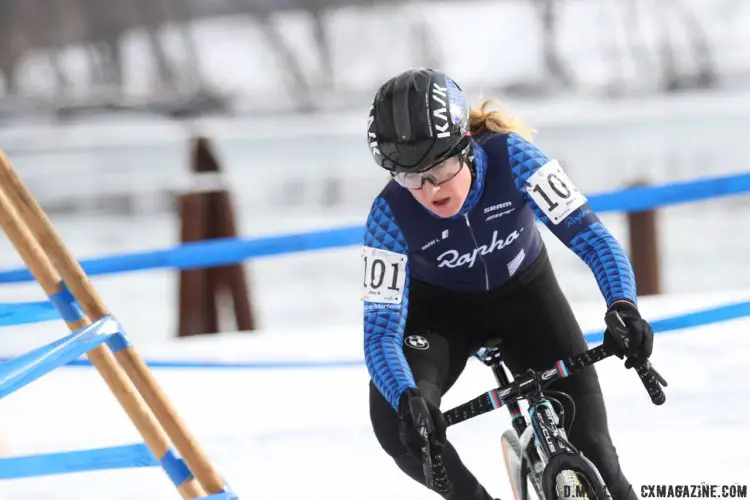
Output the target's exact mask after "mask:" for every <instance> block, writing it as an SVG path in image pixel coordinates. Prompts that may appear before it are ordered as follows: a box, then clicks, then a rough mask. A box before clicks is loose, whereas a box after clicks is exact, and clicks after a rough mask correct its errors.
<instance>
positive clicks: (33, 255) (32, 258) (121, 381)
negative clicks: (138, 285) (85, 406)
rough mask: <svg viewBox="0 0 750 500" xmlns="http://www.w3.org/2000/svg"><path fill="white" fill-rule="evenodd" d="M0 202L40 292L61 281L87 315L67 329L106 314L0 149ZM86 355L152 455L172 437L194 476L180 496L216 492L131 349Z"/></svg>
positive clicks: (219, 484) (0, 218) (203, 459)
mask: <svg viewBox="0 0 750 500" xmlns="http://www.w3.org/2000/svg"><path fill="white" fill-rule="evenodd" d="M3 191H5V193H3ZM0 203H1V205H2V206H1V207H0V223H2V226H3V229H5V231H6V233H7V234H8V237H9V238H10V240H11V241H12V242H13V244H14V246H15V247H16V249H17V250H18V252H19V253H20V254H21V256H22V257H23V259H24V261H25V262H26V264H27V266H28V267H29V269H30V271H31V272H32V274H33V275H34V277H35V278H36V279H37V281H38V282H39V284H40V285H41V286H42V288H43V290H44V291H45V292H46V293H47V294H48V295H52V294H55V293H58V292H60V290H61V286H62V285H61V284H62V282H64V283H65V285H66V286H67V288H68V289H69V290H70V292H71V293H72V295H73V297H75V299H76V301H77V303H78V304H79V305H80V306H81V308H82V309H83V311H84V312H85V313H86V316H88V317H84V318H83V319H81V320H76V321H74V322H71V323H69V326H70V328H71V331H76V330H78V329H80V328H82V327H84V326H87V325H89V324H91V323H92V322H94V321H97V320H99V319H101V318H102V317H104V316H107V315H109V314H110V312H109V310H108V308H107V306H106V305H105V304H104V302H103V301H102V299H101V297H100V296H99V294H98V293H97V291H96V290H95V289H94V287H93V286H92V285H91V282H90V281H89V279H88V276H87V275H86V273H85V272H84V271H83V269H82V268H81V266H80V264H79V263H78V261H77V260H75V259H74V258H73V256H72V255H71V254H70V252H69V251H68V250H67V248H66V247H65V244H64V243H63V241H62V239H61V238H60V236H59V234H58V233H57V231H56V230H55V229H54V227H53V226H52V224H51V223H50V221H49V219H48V218H47V215H46V214H45V213H44V211H43V210H42V208H41V207H40V206H39V204H38V203H37V201H36V200H35V199H34V198H33V196H32V195H31V193H30V192H29V191H28V189H27V188H26V186H25V185H24V184H23V182H22V181H21V178H20V177H19V176H18V174H17V173H16V171H15V170H14V169H13V167H12V166H11V164H10V162H9V161H8V159H7V158H6V157H5V154H4V153H3V152H2V151H0ZM88 356H89V359H90V360H91V362H92V364H94V366H95V367H96V368H97V370H98V371H99V373H100V374H101V375H102V377H103V378H104V380H105V381H106V382H107V385H108V386H109V388H110V390H111V391H112V393H113V394H114V395H115V397H116V398H117V399H118V401H119V402H120V404H121V405H122V407H123V408H124V409H125V411H126V413H127V414H128V416H129V417H130V418H131V420H132V421H133V423H134V424H135V425H136V427H137V428H138V431H139V432H140V433H141V435H142V436H143V438H144V440H145V441H146V444H147V445H148V446H149V449H150V450H151V452H152V453H153V454H154V456H155V457H156V458H157V459H160V458H161V457H164V456H165V454H167V452H168V451H170V450H171V446H170V445H169V442H168V440H167V438H166V437H165V436H164V433H166V435H167V436H168V437H169V439H171V440H172V442H173V443H174V445H175V448H177V451H178V452H179V454H180V455H181V457H182V459H183V460H184V461H185V463H186V464H187V466H188V468H189V469H190V471H191V472H192V475H193V476H194V477H188V479H186V480H185V482H184V483H183V484H182V485H180V486H179V490H180V493H181V494H182V496H183V497H184V498H196V497H200V496H204V495H205V494H217V493H221V492H222V491H223V490H224V486H225V485H224V481H223V480H222V478H221V476H220V475H219V473H218V472H217V471H216V470H215V469H214V467H213V466H212V465H211V463H210V462H209V460H208V456H207V455H206V454H205V452H204V451H203V450H202V449H201V447H200V445H199V444H198V442H197V441H196V440H195V438H194V437H193V436H192V435H191V433H190V432H189V431H188V429H187V427H186V426H185V423H184V422H183V421H182V420H181V419H180V417H179V416H178V414H177V412H176V411H175V409H174V407H173V406H172V404H171V402H170V401H169V399H168V398H167V396H166V394H165V393H164V391H163V390H162V389H161V388H160V387H159V385H158V384H157V382H156V380H155V378H154V377H153V375H152V373H151V371H150V370H149V368H148V367H147V366H146V363H145V362H144V361H143V359H142V358H141V357H140V355H139V354H138V353H137V352H136V351H135V349H134V347H133V346H132V345H128V346H124V348H122V349H120V350H118V351H117V352H116V353H115V354H114V357H113V354H112V352H111V351H110V350H109V348H108V347H107V346H105V345H101V346H99V347H97V348H96V349H94V350H92V351H90V352H89V354H88ZM118 363H119V365H118ZM139 392H140V395H139V394H138V393H139ZM141 396H142V397H143V399H141ZM144 401H145V404H144ZM152 412H153V414H152ZM154 417H155V418H154ZM159 424H161V425H162V426H163V429H162V428H160V427H159Z"/></svg>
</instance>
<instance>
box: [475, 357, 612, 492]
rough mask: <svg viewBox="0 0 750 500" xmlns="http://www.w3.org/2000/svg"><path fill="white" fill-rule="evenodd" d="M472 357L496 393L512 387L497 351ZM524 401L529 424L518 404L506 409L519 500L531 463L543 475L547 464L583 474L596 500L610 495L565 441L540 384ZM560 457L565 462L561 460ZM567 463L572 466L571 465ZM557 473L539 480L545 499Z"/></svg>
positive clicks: (583, 458)
mask: <svg viewBox="0 0 750 500" xmlns="http://www.w3.org/2000/svg"><path fill="white" fill-rule="evenodd" d="M475 357H476V358H478V359H479V360H480V361H481V362H482V363H484V364H485V365H487V366H489V367H490V368H491V369H492V373H493V374H494V376H495V380H496V381H497V384H498V391H499V392H500V393H501V394H502V393H503V392H504V389H506V388H509V387H511V386H512V383H511V381H510V379H509V377H508V374H507V373H506V370H505V364H504V363H503V360H502V355H501V353H500V349H499V348H498V347H496V346H492V347H486V348H484V351H480V352H478V353H477V354H476V355H475ZM526 400H527V401H528V404H529V419H530V422H529V421H527V420H526V417H525V415H524V413H523V412H522V411H521V406H520V404H519V403H518V401H509V402H508V403H507V405H506V406H507V407H508V412H509V413H510V416H511V425H512V426H513V429H514V430H515V432H516V434H517V436H518V437H519V441H520V444H521V478H522V481H521V483H520V487H521V491H520V494H519V497H520V500H528V491H527V490H528V488H527V482H526V480H525V478H526V475H527V473H528V472H531V471H530V470H528V471H527V470H526V467H527V466H533V463H534V462H536V461H539V462H540V463H541V464H542V466H543V467H544V470H545V471H546V470H547V468H548V466H549V465H550V464H555V463H558V462H559V463H560V464H562V463H566V464H567V465H566V466H567V467H573V468H577V469H579V472H583V473H584V474H586V475H587V477H588V478H589V480H590V481H596V483H595V484H593V485H592V487H593V488H594V489H595V490H597V492H598V494H599V496H600V497H601V498H608V497H609V496H610V495H609V493H608V491H607V489H606V486H605V485H604V481H603V480H602V478H601V475H600V474H599V471H598V470H597V469H596V467H594V465H593V464H592V463H591V462H590V461H589V460H588V459H587V458H586V457H584V456H583V455H582V454H580V453H578V450H577V449H576V448H575V447H574V446H573V445H572V444H571V443H570V442H569V441H568V440H567V436H566V433H565V429H564V427H563V423H562V422H561V421H560V418H559V416H558V415H557V412H555V410H554V409H553V407H552V404H551V403H550V401H549V400H548V399H547V397H546V396H545V395H544V389H543V388H542V386H541V384H538V387H537V388H535V389H534V390H533V391H532V392H531V394H529V397H527V398H526ZM532 437H533V438H534V439H535V440H536V443H538V444H539V447H540V448H541V451H542V453H541V455H540V454H539V453H538V451H537V447H536V446H532V447H529V445H530V443H531V440H532ZM527 453H528V455H529V458H530V459H531V462H532V463H531V464H527V463H526V455H527ZM563 456H565V458H566V459H567V460H566V459H563V458H562V457H563ZM558 457H560V458H558ZM570 457H575V460H571V458H570ZM571 461H572V462H574V463H573V464H571ZM576 466H577V467H576ZM561 470H563V469H561ZM561 470H558V471H553V470H550V472H549V473H547V474H544V475H543V476H542V488H543V490H544V491H545V498H551V496H550V495H551V493H552V491H551V490H552V489H553V488H554V480H555V477H556V476H557V474H558V473H559V472H561ZM591 476H593V477H591Z"/></svg>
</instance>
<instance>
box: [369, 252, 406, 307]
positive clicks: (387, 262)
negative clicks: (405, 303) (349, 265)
mask: <svg viewBox="0 0 750 500" xmlns="http://www.w3.org/2000/svg"><path fill="white" fill-rule="evenodd" d="M362 259H363V261H364V276H363V277H362V278H363V280H362V290H363V299H364V300H366V301H369V302H378V303H383V304H400V303H401V300H402V299H403V295H404V284H405V282H406V260H407V256H406V255H404V254H402V253H397V252H392V251H390V250H383V249H381V248H373V247H367V246H366V247H362Z"/></svg>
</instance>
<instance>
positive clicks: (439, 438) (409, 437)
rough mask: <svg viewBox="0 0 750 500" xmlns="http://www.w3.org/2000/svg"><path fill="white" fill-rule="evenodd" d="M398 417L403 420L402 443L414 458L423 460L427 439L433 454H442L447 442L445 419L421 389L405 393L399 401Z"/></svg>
mask: <svg viewBox="0 0 750 500" xmlns="http://www.w3.org/2000/svg"><path fill="white" fill-rule="evenodd" d="M398 415H399V418H400V419H401V422H400V425H399V435H400V437H401V442H402V443H403V444H404V446H406V448H407V449H408V450H409V453H410V454H411V455H412V456H414V457H416V458H418V459H420V460H421V459H422V448H423V447H424V445H425V439H426V440H427V441H428V442H429V444H430V451H431V452H432V453H436V454H439V453H440V451H441V450H442V449H443V446H445V442H446V436H445V429H446V427H447V426H446V424H445V419H444V418H443V413H442V412H441V411H440V408H438V407H437V406H436V405H434V404H433V403H431V402H429V401H427V400H426V399H425V398H424V397H423V396H422V393H421V392H420V391H419V389H407V390H406V391H404V393H403V394H402V395H401V399H400V401H399V405H398Z"/></svg>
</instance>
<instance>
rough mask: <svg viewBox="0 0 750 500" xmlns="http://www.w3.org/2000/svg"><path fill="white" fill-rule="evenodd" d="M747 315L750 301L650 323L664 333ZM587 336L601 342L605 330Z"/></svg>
mask: <svg viewBox="0 0 750 500" xmlns="http://www.w3.org/2000/svg"><path fill="white" fill-rule="evenodd" d="M746 316H750V302H738V303H736V304H727V305H723V306H718V307H714V308H711V309H704V310H702V311H695V312H691V313H687V314H681V315H680V316H674V317H672V318H664V319H658V320H654V321H649V324H650V325H651V328H653V330H654V333H663V332H668V331H672V330H682V329H685V328H693V327H696V326H704V325H710V324H713V323H720V322H722V321H729V320H732V319H738V318H743V317H746ZM585 338H586V342H588V343H589V344H595V343H598V342H601V341H602V339H603V338H604V330H602V331H600V332H591V333H587V334H586V335H585Z"/></svg>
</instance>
